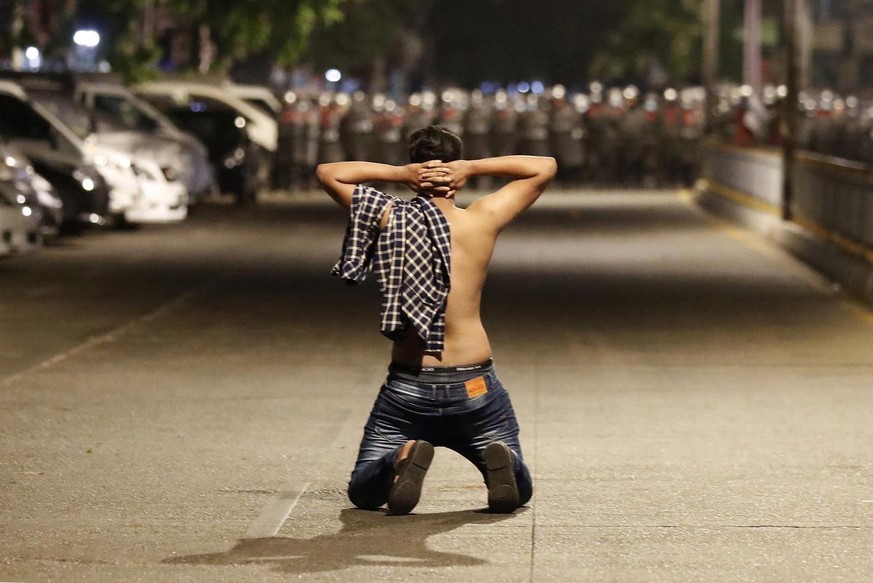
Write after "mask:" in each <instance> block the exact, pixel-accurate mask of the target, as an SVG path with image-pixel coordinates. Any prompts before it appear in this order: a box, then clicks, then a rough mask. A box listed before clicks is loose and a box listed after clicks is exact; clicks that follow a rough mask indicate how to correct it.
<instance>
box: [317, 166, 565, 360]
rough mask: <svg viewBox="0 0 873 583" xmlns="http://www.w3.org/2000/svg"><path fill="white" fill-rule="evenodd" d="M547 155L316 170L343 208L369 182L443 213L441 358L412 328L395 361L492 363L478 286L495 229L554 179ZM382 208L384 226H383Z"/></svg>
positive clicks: (394, 352) (397, 347)
mask: <svg viewBox="0 0 873 583" xmlns="http://www.w3.org/2000/svg"><path fill="white" fill-rule="evenodd" d="M555 170H556V164H555V161H554V159H552V158H541V157H534V156H504V157H499V158H488V159H485V160H472V161H471V160H456V161H454V162H448V163H443V162H440V161H436V160H435V161H431V162H425V163H422V164H408V165H406V166H387V165H383V164H374V163H369V162H337V163H334V164H323V165H321V166H319V168H318V177H319V180H320V181H321V182H322V184H323V185H324V188H325V190H326V191H327V192H328V194H330V195H331V196H332V197H333V198H334V200H336V201H337V202H338V203H339V204H340V205H342V206H345V207H349V206H351V199H352V194H353V193H354V189H355V187H356V185H357V184H358V183H360V182H367V181H389V182H398V183H403V184H406V185H408V186H410V187H411V188H412V189H413V190H415V191H416V192H418V193H419V195H422V196H428V197H429V198H430V199H431V200H432V202H433V203H434V204H435V205H436V206H437V207H438V208H439V209H440V210H441V211H442V213H443V215H444V216H445V217H446V220H447V221H448V223H449V230H450V232H451V289H450V291H449V295H448V298H447V300H446V311H445V324H446V328H445V344H444V349H443V351H442V352H441V353H428V352H425V351H424V342H423V340H422V339H421V338H419V337H418V336H417V335H416V334H415V332H414V331H412V330H410V331H409V332H407V335H406V337H405V338H404V339H403V340H401V341H399V342H395V343H394V347H393V350H392V361H393V362H396V363H399V364H404V365H409V366H413V367H421V366H459V365H466V364H472V363H477V362H483V361H485V360H488V359H489V358H491V346H490V344H489V342H488V335H487V334H486V332H485V328H484V326H483V325H482V319H481V316H480V306H481V297H482V288H483V286H484V284H485V276H486V273H487V270H488V264H489V262H490V260H491V255H492V253H493V252H494V245H495V242H496V240H497V236H498V235H499V234H500V231H501V230H502V229H503V228H504V227H505V226H506V225H507V224H509V222H511V221H512V219H514V218H515V217H516V216H517V215H518V214H519V213H520V212H522V211H523V210H524V209H526V208H527V207H529V206H530V205H531V204H533V202H534V201H535V200H536V199H537V197H539V195H540V194H541V193H542V192H543V190H544V189H545V187H546V185H547V184H548V182H549V180H551V178H552V177H553V176H554V174H555ZM484 175H490V176H503V177H508V178H510V179H511V181H510V182H509V183H508V184H507V185H506V186H504V187H503V188H501V189H499V190H497V191H496V192H494V193H492V194H490V195H488V196H484V197H482V198H479V199H477V200H476V201H474V202H473V203H472V204H471V205H470V206H469V207H468V208H466V209H462V208H459V207H457V206H455V204H454V195H455V193H456V192H457V191H458V190H460V189H461V188H462V187H463V186H464V184H466V182H467V180H468V179H469V178H470V177H472V176H484ZM389 216H390V210H386V211H385V214H384V216H383V219H382V224H381V227H382V228H385V227H386V226H387V221H388V218H389Z"/></svg>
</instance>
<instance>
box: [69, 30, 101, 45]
mask: <svg viewBox="0 0 873 583" xmlns="http://www.w3.org/2000/svg"><path fill="white" fill-rule="evenodd" d="M73 42H74V43H76V44H77V45H78V46H80V47H86V48H89V49H93V48H94V47H96V46H97V45H99V44H100V34H99V33H98V32H97V31H96V30H77V31H76V33H75V34H74V35H73Z"/></svg>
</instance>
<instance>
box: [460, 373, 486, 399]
mask: <svg viewBox="0 0 873 583" xmlns="http://www.w3.org/2000/svg"><path fill="white" fill-rule="evenodd" d="M464 386H465V387H467V397H469V398H471V399H475V398H476V397H478V396H480V395H484V394H485V393H487V392H488V385H486V384H485V377H476V378H475V379H470V380H469V381H467V382H465V383H464Z"/></svg>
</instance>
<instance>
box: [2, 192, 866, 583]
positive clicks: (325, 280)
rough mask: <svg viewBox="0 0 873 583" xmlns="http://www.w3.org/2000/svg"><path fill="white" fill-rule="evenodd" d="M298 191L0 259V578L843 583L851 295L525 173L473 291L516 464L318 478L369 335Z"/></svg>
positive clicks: (738, 236)
mask: <svg viewBox="0 0 873 583" xmlns="http://www.w3.org/2000/svg"><path fill="white" fill-rule="evenodd" d="M325 198H326V197H324V196H322V195H318V194H315V193H313V194H309V195H296V196H294V197H287V196H284V197H283V196H280V195H277V196H273V197H268V200H267V201H266V202H264V203H263V204H262V205H260V206H259V207H257V208H253V209H242V210H241V209H237V208H235V207H233V206H228V205H222V204H208V205H206V206H203V207H201V208H199V209H197V210H196V211H195V212H194V214H193V215H192V216H191V217H190V219H189V220H188V221H187V222H186V223H184V224H181V225H174V226H161V227H150V228H142V229H139V230H135V231H129V232H89V233H87V234H86V235H85V236H82V237H79V238H75V239H66V240H64V241H63V243H62V244H60V245H56V246H53V247H50V248H48V249H46V250H44V251H43V252H42V253H41V254H39V255H35V256H32V257H24V258H15V259H11V260H6V261H0V581H87V582H102V581H113V582H114V581H125V582H134V581H149V582H153V581H210V582H213V581H229V582H230V581H233V582H239V581H273V580H275V581H285V580H288V579H289V578H299V579H302V580H313V581H380V582H385V581H415V580H422V581H477V582H481V581H500V582H506V581H543V582H546V581H548V582H551V581H598V580H609V581H741V580H748V581H788V580H790V581H803V580H808V581H860V580H869V579H870V578H871V577H873V554H871V552H870V549H871V548H873V313H871V310H870V308H865V307H863V306H862V305H859V304H857V303H855V302H853V301H852V300H851V299H849V298H847V297H845V296H844V295H843V294H842V293H841V292H840V291H839V290H837V289H835V288H834V287H833V286H831V285H830V284H829V283H828V282H826V281H824V280H822V279H821V278H820V277H819V276H817V275H816V274H815V273H813V272H812V271H811V270H809V269H808V268H806V267H805V266H804V265H802V264H800V263H799V262H797V261H796V260H794V259H793V258H791V257H789V256H788V255H786V254H785V253H784V252H782V251H781V250H779V249H776V248H774V247H772V246H770V244H769V243H767V242H765V241H764V240H762V239H760V238H758V237H756V236H755V235H752V234H749V233H747V232H744V231H742V230H740V229H737V228H734V227H731V226H730V225H727V224H725V223H722V222H719V221H717V220H715V219H712V218H710V217H709V216H707V215H705V214H703V213H702V212H700V211H699V210H697V208H696V207H695V206H694V204H693V203H692V202H691V201H690V200H688V199H687V198H686V197H683V196H682V194H681V193H676V192H569V191H554V192H550V193H547V194H546V195H545V196H544V197H543V199H542V200H541V201H540V202H538V203H537V205H535V206H534V207H533V208H532V209H530V210H529V211H528V213H527V214H526V215H525V216H524V217H522V218H521V219H519V220H518V221H517V223H515V224H513V225H512V226H510V227H509V228H508V229H507V231H506V232H505V233H504V234H503V237H502V239H501V242H500V243H499V245H498V248H497V251H496V253H495V256H494V260H493V264H492V273H491V276H490V278H489V282H488V285H487V289H486V291H485V298H484V303H485V308H484V311H483V315H484V319H485V322H486V326H487V327H488V329H489V331H490V336H491V341H492V344H493V346H494V349H495V360H496V363H497V367H498V372H499V374H500V375H501V377H502V379H503V381H504V383H505V384H506V385H507V387H508V388H509V390H510V393H511V394H512V398H513V402H514V404H515V408H516V412H517V414H518V417H519V422H520V424H521V426H522V445H523V447H524V449H525V456H526V458H527V460H528V462H529V465H530V466H531V469H532V472H533V475H534V480H535V494H534V498H533V500H532V501H531V503H530V504H529V505H528V507H527V508H525V509H522V510H520V511H518V512H516V513H515V514H514V515H512V516H494V515H490V514H486V513H483V512H481V509H482V508H483V507H484V506H485V490H484V487H483V486H482V484H481V483H480V478H479V475H478V473H477V472H476V471H475V469H473V468H472V467H471V466H469V465H468V464H467V463H466V462H465V461H464V460H462V459H460V458H459V457H458V456H456V455H455V454H453V453H451V452H449V451H446V450H437V454H436V457H435V459H434V464H433V466H432V469H431V472H430V473H429V475H428V479H427V482H426V484H425V490H424V495H423V499H422V502H421V503H420V504H419V506H418V507H417V508H416V511H415V514H413V515H410V516H405V517H388V516H385V515H383V513H380V512H362V511H356V510H352V509H350V508H349V503H348V501H347V499H346V497H345V485H346V482H347V480H348V475H349V472H350V470H351V465H352V462H353V460H354V456H355V452H356V448H357V444H358V440H359V439H360V431H361V427H362V425H363V422H364V420H365V418H366V415H367V412H368V410H369V406H370V404H371V403H372V400H373V398H374V396H375V393H376V391H377V389H378V386H379V383H380V381H381V380H382V378H383V377H384V374H385V367H386V365H387V360H386V359H387V355H388V351H389V346H388V343H387V341H385V340H384V339H382V338H381V336H380V335H379V333H378V329H377V328H378V298H377V295H376V292H375V289H374V286H373V285H367V286H365V287H363V288H349V287H346V286H344V285H343V284H342V283H341V282H340V281H338V280H336V279H333V278H331V277H329V275H328V271H329V268H330V266H331V265H332V263H333V262H334V260H335V259H336V258H337V256H338V253H339V247H340V243H341V241H342V235H343V230H344V225H345V219H344V217H343V215H342V213H341V211H340V210H339V209H338V208H335V207H333V206H331V205H330V204H329V203H328V202H327V201H326V200H325Z"/></svg>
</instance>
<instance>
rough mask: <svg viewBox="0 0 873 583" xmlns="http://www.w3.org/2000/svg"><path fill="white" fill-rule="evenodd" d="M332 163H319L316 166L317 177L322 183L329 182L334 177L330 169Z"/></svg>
mask: <svg viewBox="0 0 873 583" xmlns="http://www.w3.org/2000/svg"><path fill="white" fill-rule="evenodd" d="M330 166H331V165H330V164H319V165H318V166H316V167H315V177H316V178H317V179H318V181H319V182H320V183H322V184H327V183H328V182H330V180H331V179H332V177H333V173H332V172H331V169H330Z"/></svg>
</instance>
